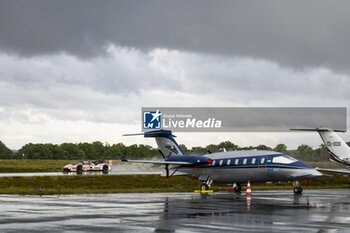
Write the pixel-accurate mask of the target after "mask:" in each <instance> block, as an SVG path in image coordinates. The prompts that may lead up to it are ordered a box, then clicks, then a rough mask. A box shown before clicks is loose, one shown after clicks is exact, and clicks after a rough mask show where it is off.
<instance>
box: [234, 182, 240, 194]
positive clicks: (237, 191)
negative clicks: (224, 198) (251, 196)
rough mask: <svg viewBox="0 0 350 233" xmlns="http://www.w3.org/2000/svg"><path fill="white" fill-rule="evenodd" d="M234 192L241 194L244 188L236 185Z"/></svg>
mask: <svg viewBox="0 0 350 233" xmlns="http://www.w3.org/2000/svg"><path fill="white" fill-rule="evenodd" d="M234 190H235V192H236V193H240V192H241V191H242V186H241V185H240V184H236V186H235V187H234Z"/></svg>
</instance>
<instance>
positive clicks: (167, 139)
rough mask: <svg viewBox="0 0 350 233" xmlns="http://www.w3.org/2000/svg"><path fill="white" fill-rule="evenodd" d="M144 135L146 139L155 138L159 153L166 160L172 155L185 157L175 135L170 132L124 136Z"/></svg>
mask: <svg viewBox="0 0 350 233" xmlns="http://www.w3.org/2000/svg"><path fill="white" fill-rule="evenodd" d="M134 135H144V137H145V138H155V140H156V142H157V145H158V148H159V152H160V153H161V154H162V156H163V157H164V158H167V157H169V156H171V155H184V152H183V151H182V150H181V148H180V146H179V145H178V144H177V142H176V141H175V139H174V137H175V135H173V134H172V132H171V131H170V130H155V131H149V132H145V133H139V134H124V136H134Z"/></svg>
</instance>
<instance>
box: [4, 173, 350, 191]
mask: <svg viewBox="0 0 350 233" xmlns="http://www.w3.org/2000/svg"><path fill="white" fill-rule="evenodd" d="M200 184H201V182H199V181H193V182H192V180H191V179H190V178H186V177H172V178H171V179H169V181H166V179H165V178H164V177H161V176H158V175H104V176H44V177H2V178H0V193H1V194H81V193H130V192H193V190H195V189H198V188H199V186H200ZM302 187H303V188H304V189H314V188H321V189H322V188H350V178H349V177H344V176H341V175H335V176H333V177H327V178H320V179H318V180H313V181H310V185H309V186H307V185H306V181H303V182H302ZM212 188H213V189H214V191H223V190H229V189H231V188H232V186H230V185H216V184H214V185H213V187H212ZM292 188H293V184H292V183H288V182H283V183H272V184H254V183H252V189H253V191H254V190H282V189H290V190H292ZM40 190H41V191H40ZM243 190H245V185H243Z"/></svg>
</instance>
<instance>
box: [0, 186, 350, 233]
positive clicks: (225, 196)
mask: <svg viewBox="0 0 350 233" xmlns="http://www.w3.org/2000/svg"><path fill="white" fill-rule="evenodd" d="M0 203H1V204H0V207H1V212H0V232H219V231H220V232H227V231H236V232H349V231H350V190H304V193H303V194H302V195H294V194H293V193H292V191H255V192H254V190H253V195H252V197H251V199H249V198H247V197H246V196H245V195H244V193H242V194H235V193H227V192H219V193H210V194H205V195H203V194H198V193H154V194H149V193H148V194H105V195H102V194H101V195H64V196H42V197H40V196H19V195H0Z"/></svg>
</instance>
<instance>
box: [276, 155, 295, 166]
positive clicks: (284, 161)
mask: <svg viewBox="0 0 350 233" xmlns="http://www.w3.org/2000/svg"><path fill="white" fill-rule="evenodd" d="M296 161H297V160H296V159H294V158H292V157H290V156H288V155H282V156H276V157H273V159H272V162H273V163H282V164H290V163H294V162H296Z"/></svg>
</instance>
